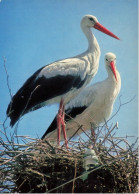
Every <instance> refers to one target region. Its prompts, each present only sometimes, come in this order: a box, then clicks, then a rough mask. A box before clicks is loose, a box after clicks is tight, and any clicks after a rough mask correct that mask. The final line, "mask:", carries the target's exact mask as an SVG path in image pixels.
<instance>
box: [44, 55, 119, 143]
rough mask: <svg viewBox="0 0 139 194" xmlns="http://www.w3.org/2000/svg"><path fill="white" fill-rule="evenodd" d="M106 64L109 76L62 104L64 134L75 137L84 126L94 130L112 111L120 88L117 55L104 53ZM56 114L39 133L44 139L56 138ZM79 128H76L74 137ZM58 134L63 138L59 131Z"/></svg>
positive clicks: (86, 129) (86, 128)
mask: <svg viewBox="0 0 139 194" xmlns="http://www.w3.org/2000/svg"><path fill="white" fill-rule="evenodd" d="M105 67H106V70H107V73H108V77H107V78H106V79H105V80H104V81H100V82H97V83H95V84H93V85H90V86H87V87H86V88H84V89H83V90H82V91H81V92H80V93H79V94H78V95H77V96H76V97H75V98H74V99H72V100H71V101H70V102H69V103H67V104H66V106H65V123H66V132H67V137H68V138H71V137H73V136H74V134H75V132H76V131H77V129H80V126H83V129H84V130H85V131H88V130H90V129H91V127H92V126H93V128H94V129H93V130H95V128H96V127H97V126H99V125H100V124H101V123H103V122H105V120H107V119H108V118H109V117H110V116H111V114H112V111H113V105H114V102H115V100H116V97H117V96H118V94H119V92H120V89H121V77H120V73H119V72H118V70H117V69H116V55H115V54H114V53H111V52H109V53H106V55H105ZM56 129H57V123H56V117H55V118H54V120H53V121H52V123H51V124H50V126H49V127H48V129H47V130H46V132H45V133H44V135H43V136H42V140H43V139H45V138H48V139H55V138H56ZM81 132H82V130H81V129H80V130H78V133H76V136H77V135H79V134H80V133H81ZM61 137H62V138H63V136H62V134H61Z"/></svg>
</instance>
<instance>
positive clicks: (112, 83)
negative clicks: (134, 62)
mask: <svg viewBox="0 0 139 194" xmlns="http://www.w3.org/2000/svg"><path fill="white" fill-rule="evenodd" d="M106 69H107V72H108V77H107V79H106V80H105V81H104V82H105V83H106V85H107V89H108V90H109V91H108V93H109V92H110V93H111V92H112V93H113V98H114V99H115V98H116V96H117V95H118V93H119V91H120V89H121V77H120V74H119V72H118V71H117V70H116V76H117V80H116V79H115V76H114V74H113V73H112V71H111V69H110V68H109V67H107V66H106Z"/></svg>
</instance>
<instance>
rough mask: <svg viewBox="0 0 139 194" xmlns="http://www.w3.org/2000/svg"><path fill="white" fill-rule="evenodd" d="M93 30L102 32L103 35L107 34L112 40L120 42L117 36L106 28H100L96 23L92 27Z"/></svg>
mask: <svg viewBox="0 0 139 194" xmlns="http://www.w3.org/2000/svg"><path fill="white" fill-rule="evenodd" d="M94 28H95V29H97V30H99V31H101V32H103V33H105V34H107V35H109V36H112V37H113V38H116V39H118V40H120V39H119V38H118V37H117V36H115V35H114V34H113V33H112V32H110V31H109V30H108V29H107V28H105V27H104V26H102V25H101V24H100V23H98V22H97V23H96V24H95V25H94Z"/></svg>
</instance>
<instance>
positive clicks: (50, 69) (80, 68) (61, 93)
mask: <svg viewBox="0 0 139 194" xmlns="http://www.w3.org/2000/svg"><path fill="white" fill-rule="evenodd" d="M92 27H94V28H96V29H98V30H100V31H102V32H104V33H106V34H108V35H110V36H112V37H114V38H116V39H119V38H118V37H117V36H115V35H114V34H113V33H111V32H110V31H108V30H107V29H106V28H105V27H103V26H102V25H101V24H100V23H99V22H98V20H97V19H96V17H94V16H92V15H86V16H84V17H83V19H82V21H81V28H82V30H83V32H84V34H85V36H86V38H87V40H88V43H89V46H88V50H87V51H86V52H84V53H82V54H81V55H78V56H75V57H72V58H69V59H64V60H60V61H56V62H54V63H51V64H49V65H47V66H44V67H42V68H41V69H39V70H38V71H36V72H35V73H34V74H33V75H32V76H31V77H30V78H29V79H28V80H27V81H26V82H25V83H24V85H23V86H22V87H21V88H20V89H19V90H18V92H17V93H16V94H15V95H14V96H13V98H12V100H11V102H10V104H9V106H8V109H7V115H8V116H9V117H10V119H11V123H10V124H11V126H13V125H14V124H15V123H16V121H17V120H18V119H19V118H20V117H21V116H23V115H24V114H25V113H28V112H29V111H33V110H36V109H38V108H40V107H42V106H45V105H47V104H52V103H59V102H60V101H61V98H62V99H63V100H64V103H67V102H69V101H70V100H71V99H72V98H74V97H75V96H76V95H77V94H78V93H79V92H80V90H81V89H82V88H83V87H85V86H86V85H87V84H88V83H89V82H90V80H91V79H92V78H93V77H94V76H95V74H96V73H97V70H98V65H99V57H100V48H99V45H98V43H97V40H96V38H95V36H94V35H93V34H92V32H91V30H90V28H92Z"/></svg>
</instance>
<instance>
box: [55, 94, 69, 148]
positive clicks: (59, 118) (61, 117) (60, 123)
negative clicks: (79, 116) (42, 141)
mask: <svg viewBox="0 0 139 194" xmlns="http://www.w3.org/2000/svg"><path fill="white" fill-rule="evenodd" d="M64 109H65V107H64V100H63V98H62V99H61V102H60V106H59V111H58V114H57V128H58V134H57V143H58V146H60V135H61V126H62V131H63V135H64V139H65V144H66V148H67V149H68V143H67V142H68V141H67V135H66V130H65V121H64V120H65V112H64Z"/></svg>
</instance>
